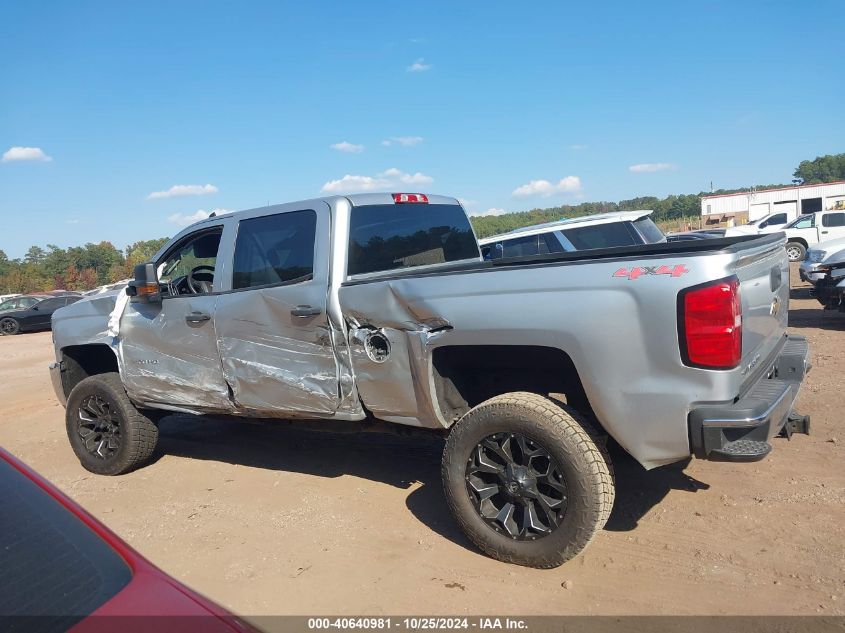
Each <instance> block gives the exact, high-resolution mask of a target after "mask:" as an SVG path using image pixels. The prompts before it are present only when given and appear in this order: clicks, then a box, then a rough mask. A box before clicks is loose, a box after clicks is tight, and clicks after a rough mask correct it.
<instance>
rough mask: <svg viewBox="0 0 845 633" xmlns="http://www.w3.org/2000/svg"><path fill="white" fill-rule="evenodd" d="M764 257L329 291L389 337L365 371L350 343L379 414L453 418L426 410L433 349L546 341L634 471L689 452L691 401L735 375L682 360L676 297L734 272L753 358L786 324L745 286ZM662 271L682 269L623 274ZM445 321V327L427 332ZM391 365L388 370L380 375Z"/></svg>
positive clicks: (691, 258) (755, 279)
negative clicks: (387, 349) (379, 361)
mask: <svg viewBox="0 0 845 633" xmlns="http://www.w3.org/2000/svg"><path fill="white" fill-rule="evenodd" d="M780 249H781V252H782V250H783V249H782V243H781V245H780ZM764 250H765V249H764ZM767 258H768V259H767ZM773 258H774V259H773ZM764 260H767V261H764ZM774 260H778V261H779V260H780V258H779V257H778V256H776V255H774V253H773V252H771V253H769V255H766V256H763V258H762V259H758V260H757V262H756V263H754V262H752V261H751V260H748V261H746V262H745V263H744V264H742V265H740V266H737V264H738V262H737V256H736V255H735V254H732V253H707V254H698V255H668V254H667V255H661V256H651V257H642V258H620V259H614V260H611V261H608V260H604V261H598V260H597V261H590V260H587V261H579V262H565V263H562V262H556V263H543V264H534V265H523V266H519V267H514V268H490V269H486V270H477V271H472V272H466V273H448V274H442V275H436V274H432V275H421V276H418V277H409V278H396V279H390V280H383V281H370V282H367V283H361V284H353V285H346V286H343V287H341V289H340V293H339V296H340V301H341V305H342V308H343V310H344V313H345V314H347V315H350V316H351V317H352V318H353V319H354V320H355V321H356V322H357V323H359V324H364V325H368V326H371V327H374V328H382V329H383V330H384V332H385V334H386V335H387V336H388V338H389V339H390V340H391V343H392V347H393V349H392V352H391V358H390V359H388V361H387V362H386V363H385V364H384V365H382V366H381V367H380V368H379V369H378V370H377V371H375V372H374V371H371V369H373V368H372V367H368V365H367V361H366V360H363V361H360V362H359V360H358V359H360V358H361V357H360V355H355V352H354V346H355V342H354V340H353V342H352V346H353V357H354V358H355V359H356V362H355V371H356V376H357V378H358V385H359V390H360V393H361V394H362V398H363V400H364V404H365V405H367V407H368V408H370V409H371V410H372V411H373V412H374V413H375V414H376V415H379V416H380V417H385V419H390V416H389V414H390V411H389V409H390V407H391V406H394V405H395V403H396V401H401V402H402V404H403V409H404V410H403V414H404V417H405V418H410V419H412V420H413V422H410V423H415V424H418V425H422V426H431V427H438V426H439V427H447V426H449V425H450V424H451V423H452V421H451V420H444V419H443V418H442V415H441V414H440V412H439V408H438V406H436V395H435V390H434V387H433V378H432V376H433V373H432V366H431V353H432V351H433V350H434V349H435V348H437V347H439V346H445V345H490V344H494V345H538V346H548V347H554V348H557V349H560V350H563V351H564V352H566V353H567V354H568V355H569V356H570V357H571V358H572V360H573V362H574V364H575V367H576V368H577V370H578V372H579V376H580V378H581V381H582V383H583V385H584V388H585V391H586V393H587V396H588V398H589V400H590V403H591V405H592V407H593V409H594V412H595V414H596V416H597V418H598V420H599V421H600V422H601V424H602V426H604V428H605V429H606V430H607V431H608V432H609V433H610V434H611V435H612V436H613V437H614V438H615V439H616V440H617V441H618V442H619V443H620V444H621V445H622V446H623V447H624V448H625V449H626V450H627V451H628V452H630V453H631V454H632V455H633V456H634V457H635V458H636V459H637V460H639V461H640V462H641V463H642V464H643V465H644V466H646V467H654V466H658V465H661V464H665V463H670V462H673V461H677V460H679V459H683V458H685V457H687V456H688V455H689V454H690V449H689V441H688V431H687V414H688V412H689V409H690V407H691V405H692V404H693V403H696V402H702V401H724V400H729V399H732V398H733V397H735V396H736V395H737V394H738V392H739V389H740V386H741V384H742V381H743V376H742V371H743V370H742V366H741V367H739V368H737V369H735V370H730V371H709V370H701V369H694V368H690V367H686V366H685V365H684V364H683V363H682V361H681V356H680V347H679V341H678V327H677V297H678V292H679V291H680V290H681V289H683V288H686V287H689V286H694V285H697V284H701V283H704V282H707V281H712V280H715V279H720V278H723V277H727V276H729V275H731V274H737V275H738V276H739V277H740V280H741V281H742V282H743V285H742V289H743V291H744V290H745V285H746V284H751V286H750V287H749V290H748V292H747V293H745V295H747V296H744V297H743V305H744V307H745V306H746V305H747V306H748V308H747V309H748V310H750V313H751V316H750V318H749V324H748V327H749V330H748V331H749V336H748V338H747V341H746V344H747V345H748V346H749V352H750V351H752V350H755V351H756V350H759V351H760V353H761V354H762V353H763V352H764V351H765V348H766V347H767V346H769V345H774V344H775V343H773V342H772V341H773V340H774V339H772V338H771V337H772V336H773V335H774V334H775V333H776V330H778V329H781V328H785V320H781V321H779V322H778V324H777V325H775V324H773V323H770V322H769V321H768V320H767V319H765V318H764V317H763V316H762V315H763V311H764V310H767V309H768V308H767V305H770V302H769V303H768V304H767V305H764V301H763V296H762V294H760V295H759V296H758V294H757V292H756V290H754V287H755V284H757V285H760V284H763V274H764V272H763V269H764V268H766V267H768V268H769V269H770V268H771V266H772V261H774ZM661 266H666V267H668V269H669V270H675V267H676V266H682V267H683V269H684V272H683V273H682V274H679V275H677V276H672V275H671V274H641V275H628V274H625V271H630V270H631V269H632V268H635V267H640V268H646V267H650V268H652V269H659V268H660V267H661ZM785 278H786V279H787V280H788V275H787V276H786V277H785ZM766 283H768V280H767V281H766ZM785 292H787V293H788V288H787V290H786V291H785ZM783 299H784V300H785V301H788V295H785V294H784V295H783ZM376 306H377V308H376ZM446 324H448V325H450V326H451V327H452V329H451V330H446V331H444V330H440V331H436V332H434V333H432V331H431V330H432V329H436V328H439V327H441V326H442V325H446ZM775 338H777V337H775ZM744 352H745V349H744ZM392 362H395V363H396V369H397V371H396V372H394V373H391V372H389V371H388V367H390V363H392ZM409 375H410V376H412V378H413V380H411V382H410V384H409V381H408V376H409ZM373 394H374V395H373ZM379 394H381V395H379ZM382 411H383V412H384V413H386V414H387V415H384V414H381V413H380V412H382ZM396 421H403V420H396ZM405 421H406V423H408V422H407V420H405Z"/></svg>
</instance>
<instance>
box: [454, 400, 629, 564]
mask: <svg viewBox="0 0 845 633" xmlns="http://www.w3.org/2000/svg"><path fill="white" fill-rule="evenodd" d="M594 436H595V433H594V432H593V430H592V429H591V428H590V427H589V424H588V423H587V422H586V421H584V420H583V419H581V418H580V416H578V414H577V413H575V412H574V411H572V410H569V409H568V408H564V407H562V406H558V405H557V404H555V403H553V402H552V401H550V400H548V399H547V398H544V397H542V396H539V395H537V394H533V393H510V394H505V395H502V396H497V397H495V398H491V399H490V400H488V401H486V402H484V403H482V404H480V405H478V406H477V407H475V408H474V409H472V410H471V411H470V412H469V413H467V414H466V415H465V416H464V417H463V418H462V419H461V420H460V421H459V422H458V423H457V424H456V425H455V427H454V428H453V429H452V432H451V433H450V435H449V438H448V440H447V442H446V447H445V449H444V452H443V467H442V475H443V483H444V489H445V493H446V499H447V501H448V504H449V507H450V509H451V510H452V513H453V515H454V516H455V519H456V520H457V522H458V524H459V525H460V527H461V529H462V530H463V531H464V533H465V534H466V535H467V537H468V538H469V539H470V540H471V541H472V542H473V543H475V545H477V546H478V548H479V549H481V550H482V551H484V552H485V553H487V554H488V555H490V556H492V557H493V558H496V559H499V560H502V561H505V562H510V563H517V564H519V565H526V566H529V567H541V568H549V567H556V566H558V565H561V564H563V563H565V562H566V561H568V560H569V559H571V558H573V557H574V556H576V555H577V554H579V553H580V552H581V551H582V550H583V549H584V548H585V547H586V546H587V544H588V543H589V542H590V540H591V539H592V538H593V536H594V535H595V534H596V533H597V532H598V531H599V530H600V529H601V528H602V527H603V526H604V524H605V523H606V522H607V519H608V517H609V516H610V510H611V508H612V507H613V498H614V485H613V478H612V471H611V465H610V458H609V456H608V455H607V452H606V450H604V446H603V444H602V443H601V440H598V441H597V438H596V439H595V440H594Z"/></svg>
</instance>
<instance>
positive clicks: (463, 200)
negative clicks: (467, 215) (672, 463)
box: [458, 198, 478, 208]
mask: <svg viewBox="0 0 845 633" xmlns="http://www.w3.org/2000/svg"><path fill="white" fill-rule="evenodd" d="M458 202H460V203H461V204H462V205H463V206H464V208H469V207H474V206H475V205H476V204H478V200H470V199H469V198H458Z"/></svg>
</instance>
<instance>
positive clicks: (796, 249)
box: [786, 242, 807, 262]
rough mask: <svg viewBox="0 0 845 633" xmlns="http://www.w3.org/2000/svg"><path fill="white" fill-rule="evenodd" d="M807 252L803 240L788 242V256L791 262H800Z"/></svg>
mask: <svg viewBox="0 0 845 633" xmlns="http://www.w3.org/2000/svg"><path fill="white" fill-rule="evenodd" d="M806 254H807V248H806V247H805V246H804V245H803V244H802V243H801V242H788V243H787V244H786V256H787V257H788V258H789V261H791V262H800V261H802V260H803V259H804V256H805V255H806Z"/></svg>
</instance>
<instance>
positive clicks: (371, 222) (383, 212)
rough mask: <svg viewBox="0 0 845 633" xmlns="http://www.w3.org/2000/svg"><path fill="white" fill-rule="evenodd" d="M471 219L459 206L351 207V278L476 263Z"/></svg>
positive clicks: (382, 205) (476, 246) (390, 205)
mask: <svg viewBox="0 0 845 633" xmlns="http://www.w3.org/2000/svg"><path fill="white" fill-rule="evenodd" d="M478 258H479V252H478V243H477V242H476V241H475V234H474V233H473V232H472V227H471V226H470V223H469V219H468V218H467V216H466V213H465V212H464V210H463V209H462V208H461V207H460V206H459V205H457V204H380V205H367V206H361V207H353V208H352V214H351V217H350V220H349V261H348V265H347V274H349V275H360V274H363V273H372V272H380V271H385V270H397V269H401V268H410V267H413V266H426V265H431V264H443V263H448V262H456V261H461V260H467V259H478Z"/></svg>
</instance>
